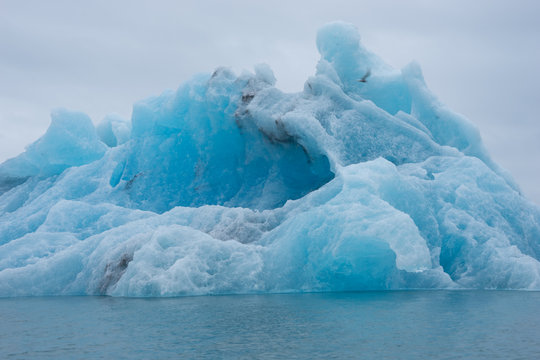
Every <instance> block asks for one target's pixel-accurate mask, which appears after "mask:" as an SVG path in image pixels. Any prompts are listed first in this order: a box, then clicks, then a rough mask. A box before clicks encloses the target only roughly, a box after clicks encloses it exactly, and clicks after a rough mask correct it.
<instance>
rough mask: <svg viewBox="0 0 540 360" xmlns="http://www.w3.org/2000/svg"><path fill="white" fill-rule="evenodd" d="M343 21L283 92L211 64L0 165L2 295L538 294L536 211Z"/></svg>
mask: <svg viewBox="0 0 540 360" xmlns="http://www.w3.org/2000/svg"><path fill="white" fill-rule="evenodd" d="M359 39H360V37H359V35H358V33H357V31H356V29H355V28H354V27H353V26H352V25H349V24H345V23H341V22H337V23H331V24H328V25H326V26H324V27H323V28H321V29H320V30H319V33H318V35H317V47H318V49H319V52H320V53H321V59H320V61H319V64H318V65H317V70H316V73H315V75H314V76H312V77H310V78H309V79H308V80H307V81H306V83H305V86H304V90H303V91H302V92H300V93H295V94H285V93H283V92H281V91H279V90H278V89H276V88H275V87H274V84H275V78H274V75H273V73H272V71H271V70H270V68H269V67H268V66H266V65H258V66H256V67H255V72H254V73H247V72H246V73H243V74H242V75H240V76H237V75H235V74H234V73H232V72H231V71H230V70H228V69H224V68H220V69H217V70H216V71H215V72H214V73H213V74H211V75H198V76H195V77H194V78H193V79H192V80H191V81H189V82H187V83H185V84H183V85H181V86H180V88H179V89H178V90H177V91H175V92H173V91H169V92H165V93H163V94H162V95H160V96H157V97H153V98H149V99H146V100H143V101H140V102H138V103H136V104H135V105H134V108H133V115H132V119H131V121H126V120H124V119H121V118H119V117H118V116H114V115H111V116H108V117H106V118H105V119H104V121H103V122H102V123H100V124H99V125H98V126H97V127H96V128H94V126H93V124H92V122H91V121H90V119H89V118H88V117H87V116H86V115H84V114H81V113H76V112H71V111H67V110H57V111H55V112H53V114H52V122H51V126H50V128H49V130H48V131H47V133H46V134H45V135H44V136H43V137H42V138H40V139H39V140H37V141H36V142H35V143H33V144H31V145H30V146H28V147H27V150H26V151H25V152H24V153H22V154H21V155H19V156H18V157H16V158H13V159H10V160H8V161H6V162H5V163H3V164H1V165H0V296H14V295H43V294H109V295H120V296H175V295H186V294H216V293H251V292H283V291H333V290H339V291H341V290H363V289H397V288H459V287H464V288H503V289H507V288H518V289H540V262H539V261H538V259H540V209H539V208H538V207H537V206H536V205H534V204H532V203H530V202H528V201H527V200H526V199H524V198H523V197H522V196H521V194H520V193H519V189H518V187H517V185H515V184H514V182H513V180H512V179H511V177H510V176H509V175H508V174H506V173H505V172H504V171H503V170H501V169H500V168H499V167H498V166H497V165H496V164H495V163H493V161H492V160H491V159H490V158H489V156H488V154H487V153H486V151H485V149H484V147H483V145H482V142H481V140H480V136H479V133H478V130H477V129H476V128H475V127H474V125H472V124H471V123H470V122H469V121H468V120H466V119H464V118H463V117H461V116H459V115H457V114H455V113H453V112H451V111H450V110H449V109H447V108H446V107H445V106H444V105H442V104H441V103H440V102H439V101H438V100H437V99H436V98H435V96H434V95H433V94H432V93H431V92H430V91H429V90H428V89H427V87H426V85H425V83H424V80H423V77H422V73H421V70H420V68H419V66H418V65H416V64H411V65H408V66H406V67H405V68H404V69H402V70H395V69H392V68H391V67H390V66H388V65H386V64H385V63H384V62H383V61H382V60H380V59H379V58H378V57H377V56H376V55H374V54H372V53H370V52H369V51H368V50H366V49H365V48H364V47H363V46H362V45H361V44H360V42H359Z"/></svg>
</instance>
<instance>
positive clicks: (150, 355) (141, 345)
mask: <svg viewBox="0 0 540 360" xmlns="http://www.w3.org/2000/svg"><path fill="white" fill-rule="evenodd" d="M0 358H7V359H39V358H50V359H71V358H72V359H167V358H174V359H201V358H202V359H229V358H230V359H331V358H336V359H360V358H361V359H539V358H540V292H523V291H387V292H358V293H315V294H275V295H231V296H201V297H181V298H135V299H133V298H111V297H39V298H1V299H0Z"/></svg>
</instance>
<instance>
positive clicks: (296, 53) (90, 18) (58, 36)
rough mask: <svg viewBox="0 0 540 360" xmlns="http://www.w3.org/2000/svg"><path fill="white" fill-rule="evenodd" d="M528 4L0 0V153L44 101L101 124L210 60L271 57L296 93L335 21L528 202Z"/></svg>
mask: <svg viewBox="0 0 540 360" xmlns="http://www.w3.org/2000/svg"><path fill="white" fill-rule="evenodd" d="M539 18H540V1H535V0H512V1H494V0H474V1H473V0H466V1H465V0H452V1H434V0H408V1H400V0H395V1H388V0H382V1H381V0H378V1H341V0H332V1H330V0H328V1H324V2H323V1H307V0H306V1H293V0H289V1H278V0H272V1H255V0H251V1H243V0H242V1H240V0H228V1H204V0H199V1H167V0H153V1H127V0H122V1H113V0H108V1H101V0H97V1H96V0H94V1H76V0H65V1H61V0H47V1H42V0H40V1H26V0H0V161H3V160H5V159H7V158H9V157H13V156H15V155H17V154H18V153H20V152H21V151H23V150H24V147H25V146H26V145H27V144H29V143H30V142H32V141H34V140H35V139H37V138H38V137H39V136H41V135H42V134H43V133H44V132H45V130H46V128H47V126H48V124H49V121H50V119H49V114H50V111H51V110H52V109H53V108H56V107H66V108H69V109H73V110H80V111H83V112H86V113H87V114H89V115H90V117H91V118H92V120H93V121H94V122H96V123H97V122H99V121H100V120H101V119H102V118H103V116H104V115H105V114H108V113H113V112H114V113H118V114H120V115H122V116H123V117H125V118H129V117H130V115H131V106H132V104H133V103H134V102H135V101H137V100H139V99H142V98H145V97H148V96H150V95H156V94H159V93H161V92H162V91H164V90H166V89H175V88H177V87H178V85H179V84H180V83H182V82H184V81H185V80H187V79H189V78H190V77H191V76H192V75H193V74H195V73H199V72H206V73H209V72H212V71H213V70H214V68H216V67H218V66H222V65H225V66H230V67H232V68H233V69H235V70H236V71H241V70H242V69H252V66H253V65H254V64H256V63H260V62H265V63H267V64H269V65H270V66H271V67H272V69H273V70H274V73H275V75H276V78H277V80H278V81H277V86H278V87H279V88H281V89H282V90H285V91H288V92H296V91H300V90H301V89H302V88H303V83H304V81H305V80H306V79H307V77H308V76H309V75H311V74H313V73H314V71H315V70H314V69H315V65H316V63H317V61H318V58H319V56H318V53H317V51H316V46H315V36H316V31H317V29H318V28H319V27H320V26H321V25H323V24H325V23H326V22H329V21H334V20H344V21H348V22H350V23H352V24H354V25H356V26H357V27H358V29H359V30H360V35H361V37H362V42H363V43H364V45H365V46H366V47H367V48H369V49H370V50H372V51H373V52H375V53H377V54H379V55H380V56H381V57H382V58H383V59H385V60H386V62H387V63H389V64H390V65H393V66H394V67H397V68H401V67H403V66H405V65H406V64H407V63H409V62H410V61H412V60H416V61H418V62H419V63H420V65H421V66H422V68H423V71H424V77H425V79H426V82H427V84H428V86H429V87H430V88H431V89H432V90H433V91H434V92H435V93H436V94H437V95H438V97H439V98H440V99H441V101H442V102H444V103H446V104H447V105H448V106H449V107H450V108H451V109H452V110H454V111H456V112H459V113H461V114H464V115H465V116H466V117H468V118H469V119H470V120H471V121H472V122H474V123H475V124H476V125H477V126H478V127H479V128H480V132H481V134H482V137H483V139H484V142H485V144H486V146H487V148H488V149H489V151H490V153H491V155H492V157H493V158H494V159H495V161H496V162H498V163H499V164H500V165H502V166H503V167H504V168H506V169H507V170H509V171H510V172H511V173H512V174H513V176H514V177H515V178H516V180H517V182H518V183H519V184H520V185H521V187H522V189H523V191H524V193H525V194H526V195H527V196H528V197H529V198H530V199H532V200H533V201H535V202H536V203H538V204H540V186H539V184H540V161H539V160H538V157H539V156H540V123H539V115H538V107H539V105H540V20H539Z"/></svg>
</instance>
